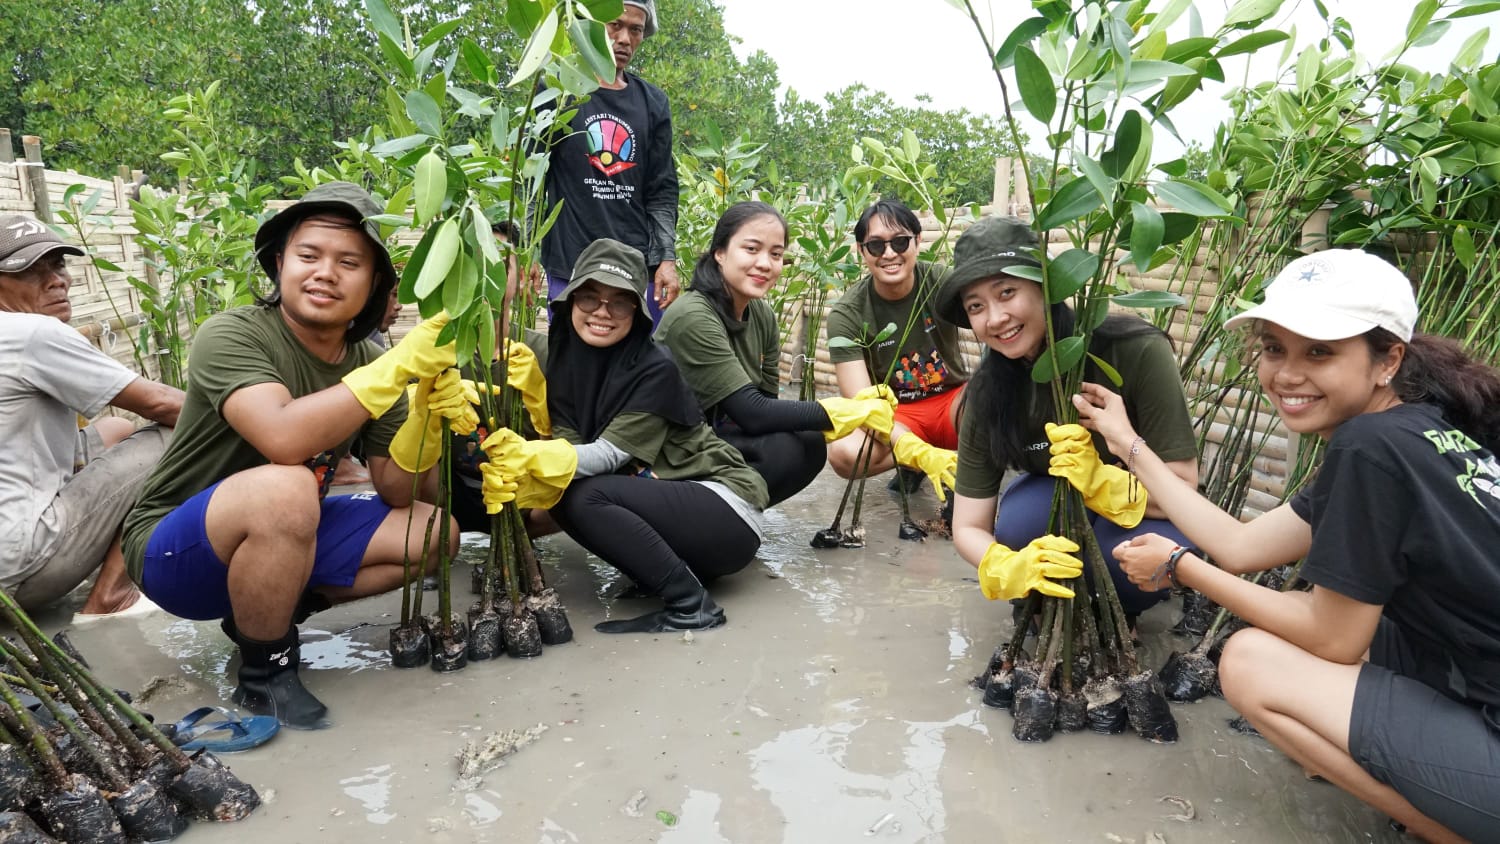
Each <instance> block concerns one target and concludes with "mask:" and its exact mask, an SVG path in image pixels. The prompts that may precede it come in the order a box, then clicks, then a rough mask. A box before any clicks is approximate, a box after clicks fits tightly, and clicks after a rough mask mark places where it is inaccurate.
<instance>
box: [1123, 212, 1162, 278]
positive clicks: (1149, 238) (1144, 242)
mask: <svg viewBox="0 0 1500 844" xmlns="http://www.w3.org/2000/svg"><path fill="white" fill-rule="evenodd" d="M1130 220H1131V222H1130V260H1131V261H1132V262H1134V263H1135V268H1136V269H1137V270H1140V271H1141V272H1145V271H1146V270H1147V269H1148V268H1150V266H1151V259H1152V258H1153V257H1154V256H1155V255H1156V251H1157V250H1158V249H1160V248H1161V241H1162V236H1163V235H1164V234H1166V222H1165V221H1163V220H1162V218H1161V212H1159V211H1157V210H1156V209H1155V208H1152V207H1151V206H1149V205H1146V204H1144V203H1141V202H1132V203H1130Z"/></svg>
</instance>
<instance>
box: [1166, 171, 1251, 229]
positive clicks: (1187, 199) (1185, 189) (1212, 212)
mask: <svg viewBox="0 0 1500 844" xmlns="http://www.w3.org/2000/svg"><path fill="white" fill-rule="evenodd" d="M1156 196H1157V198H1158V199H1160V200H1161V201H1163V202H1166V203H1168V204H1170V205H1172V206H1174V207H1176V208H1177V210H1179V211H1183V212H1186V213H1189V214H1193V215H1195V216H1198V217H1205V218H1208V219H1222V220H1239V218H1238V217H1236V216H1235V214H1234V206H1233V205H1231V204H1230V203H1229V200H1227V199H1225V198H1224V197H1223V195H1221V194H1220V193H1219V192H1218V191H1216V190H1214V189H1213V188H1211V187H1209V186H1208V185H1205V184H1202V183H1200V182H1194V181H1191V180H1188V179H1172V180H1169V181H1165V182H1162V183H1161V184H1158V185H1157V186H1156Z"/></svg>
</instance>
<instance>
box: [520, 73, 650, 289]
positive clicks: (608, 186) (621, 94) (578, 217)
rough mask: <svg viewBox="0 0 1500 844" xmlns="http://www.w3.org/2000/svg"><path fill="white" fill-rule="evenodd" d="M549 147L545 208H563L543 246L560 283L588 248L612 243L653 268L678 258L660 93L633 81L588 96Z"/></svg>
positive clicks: (634, 78) (637, 79)
mask: <svg viewBox="0 0 1500 844" xmlns="http://www.w3.org/2000/svg"><path fill="white" fill-rule="evenodd" d="M569 128H570V129H571V130H572V131H571V132H570V133H569V134H568V135H567V136H566V137H564V138H563V139H562V140H560V141H558V142H557V143H556V144H554V145H553V147H552V151H551V162H550V164H549V165H548V169H547V202H548V207H551V205H552V204H553V203H557V202H561V203H562V204H563V207H562V211H561V212H560V214H559V216H558V218H557V222H556V223H555V224H554V225H553V227H552V229H551V230H550V231H548V232H547V236H546V237H545V238H543V239H542V264H543V266H545V267H546V269H547V272H548V273H550V274H552V275H554V276H559V277H562V278H567V277H570V276H572V274H573V264H574V263H575V262H576V261H577V260H578V255H579V253H581V252H582V251H583V248H584V247H585V246H588V245H589V244H590V243H592V242H594V241H595V240H598V239H599V238H601V237H609V238H613V239H615V240H618V241H620V242H621V243H625V244H627V245H629V246H634V247H635V248H636V249H639V250H640V251H641V254H642V255H644V256H645V257H646V265H647V266H655V265H657V264H659V263H661V262H662V261H664V260H670V259H673V258H675V257H676V254H675V252H674V246H675V227H676V222H677V169H676V163H675V162H673V160H672V111H671V107H670V105H669V104H668V102H667V95H666V94H664V93H662V91H661V89H660V88H657V87H656V86H654V85H652V84H650V83H649V82H646V81H644V80H642V79H641V78H640V77H638V76H635V75H633V74H626V75H625V87H624V88H621V89H619V90H613V89H610V88H600V89H598V90H596V91H594V93H592V94H590V95H589V98H588V100H586V101H585V102H584V103H583V104H582V105H581V106H579V107H578V112H577V114H575V115H574V116H573V120H572V122H571V123H570V124H569Z"/></svg>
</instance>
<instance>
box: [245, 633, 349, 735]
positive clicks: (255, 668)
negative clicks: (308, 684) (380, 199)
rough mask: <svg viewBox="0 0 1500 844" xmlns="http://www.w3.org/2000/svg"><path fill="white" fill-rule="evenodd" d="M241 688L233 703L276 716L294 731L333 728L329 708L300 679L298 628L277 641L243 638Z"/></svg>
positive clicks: (262, 713) (257, 713)
mask: <svg viewBox="0 0 1500 844" xmlns="http://www.w3.org/2000/svg"><path fill="white" fill-rule="evenodd" d="M235 641H236V642H238V643H239V646H240V685H239V688H236V689H235V690H234V697H233V700H234V702H235V703H237V704H239V705H240V706H243V707H245V708H246V709H248V710H250V711H251V712H253V713H255V714H256V715H274V716H276V720H278V721H280V722H281V724H282V726H284V727H291V728H292V729H294V730H321V729H323V728H324V727H327V726H329V722H328V717H327V716H328V707H326V706H324V705H323V702H322V701H320V700H318V699H317V698H315V697H313V695H312V692H309V691H308V690H307V689H305V688H303V687H302V680H301V679H299V678H298V677H297V658H298V655H299V652H300V650H301V649H300V648H299V646H298V644H297V628H296V627H295V626H293V627H290V628H288V629H287V632H286V635H284V636H282V637H281V638H280V639H278V640H276V641H274V642H259V641H256V640H254V639H246V638H244V637H239V638H237V639H236V640H235Z"/></svg>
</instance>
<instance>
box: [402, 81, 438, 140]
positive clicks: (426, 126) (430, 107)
mask: <svg viewBox="0 0 1500 844" xmlns="http://www.w3.org/2000/svg"><path fill="white" fill-rule="evenodd" d="M404 102H405V103H406V116H407V117H410V118H411V122H412V123H413V124H415V125H416V127H417V128H418V129H420V130H421V131H423V132H425V133H427V134H428V135H431V136H433V137H442V134H443V117H442V111H441V110H440V109H439V108H438V104H437V101H436V100H434V99H433V98H432V96H431V95H430V94H428V93H427V92H426V91H408V92H407V93H406V97H405V98H404Z"/></svg>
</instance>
